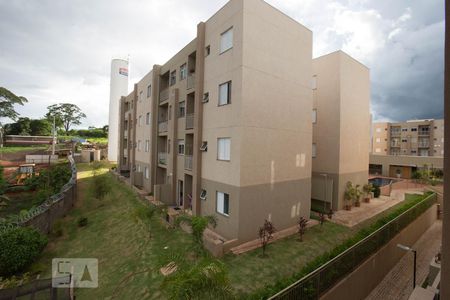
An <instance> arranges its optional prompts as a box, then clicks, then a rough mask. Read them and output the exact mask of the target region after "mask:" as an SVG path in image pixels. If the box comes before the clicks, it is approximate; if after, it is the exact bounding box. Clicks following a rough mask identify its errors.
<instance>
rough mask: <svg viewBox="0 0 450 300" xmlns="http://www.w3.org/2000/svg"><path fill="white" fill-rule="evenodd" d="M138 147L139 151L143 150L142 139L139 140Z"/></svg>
mask: <svg viewBox="0 0 450 300" xmlns="http://www.w3.org/2000/svg"><path fill="white" fill-rule="evenodd" d="M137 148H138V151H141V141H140V140H139V141H138V146H137Z"/></svg>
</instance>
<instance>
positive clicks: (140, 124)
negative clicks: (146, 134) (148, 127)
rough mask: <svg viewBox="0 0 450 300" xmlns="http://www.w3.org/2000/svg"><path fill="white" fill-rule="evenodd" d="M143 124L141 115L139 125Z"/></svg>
mask: <svg viewBox="0 0 450 300" xmlns="http://www.w3.org/2000/svg"><path fill="white" fill-rule="evenodd" d="M141 125H142V116H139V126H141Z"/></svg>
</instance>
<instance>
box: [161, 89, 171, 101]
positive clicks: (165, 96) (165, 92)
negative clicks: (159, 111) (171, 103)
mask: <svg viewBox="0 0 450 300" xmlns="http://www.w3.org/2000/svg"><path fill="white" fill-rule="evenodd" d="M168 99H169V88H165V89H164V90H162V91H161V92H160V93H159V103H162V102H164V101H166V100H168Z"/></svg>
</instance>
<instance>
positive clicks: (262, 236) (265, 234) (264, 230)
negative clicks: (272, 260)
mask: <svg viewBox="0 0 450 300" xmlns="http://www.w3.org/2000/svg"><path fill="white" fill-rule="evenodd" d="M275 231H276V229H275V227H274V226H273V224H272V222H270V221H268V220H265V221H264V225H263V226H262V227H260V228H259V240H260V241H261V246H262V252H263V253H262V256H263V257H264V256H265V255H266V246H267V244H268V243H269V241H270V240H271V239H273V234H274V233H275Z"/></svg>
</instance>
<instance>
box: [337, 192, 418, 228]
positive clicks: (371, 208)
mask: <svg viewBox="0 0 450 300" xmlns="http://www.w3.org/2000/svg"><path fill="white" fill-rule="evenodd" d="M422 191H423V189H422V188H414V187H410V188H409V189H398V190H392V192H391V196H390V197H388V196H380V197H379V198H375V199H371V200H370V203H365V202H361V206H360V207H352V210H349V211H348V210H338V211H336V212H335V213H334V215H333V218H332V219H331V221H332V222H335V223H338V224H341V225H344V226H348V227H353V226H355V225H357V224H359V223H361V222H363V221H365V220H367V219H370V218H372V217H374V216H376V215H378V214H379V213H381V212H383V211H385V210H387V209H389V208H390V207H392V206H394V205H396V204H398V203H400V202H402V201H403V200H405V194H423V192H422Z"/></svg>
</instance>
